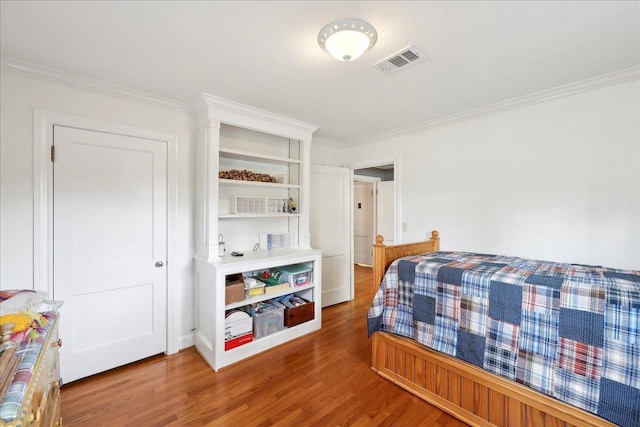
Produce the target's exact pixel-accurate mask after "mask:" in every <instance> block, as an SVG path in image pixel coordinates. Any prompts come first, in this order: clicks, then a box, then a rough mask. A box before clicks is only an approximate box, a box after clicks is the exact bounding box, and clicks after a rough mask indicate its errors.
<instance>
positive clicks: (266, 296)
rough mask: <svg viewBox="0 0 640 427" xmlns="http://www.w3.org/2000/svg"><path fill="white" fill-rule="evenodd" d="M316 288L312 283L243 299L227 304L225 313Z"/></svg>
mask: <svg viewBox="0 0 640 427" xmlns="http://www.w3.org/2000/svg"><path fill="white" fill-rule="evenodd" d="M313 287H315V285H314V284H313V283H310V284H308V285H304V286H296V287H293V288H289V289H286V290H283V291H280V292H274V293H271V294H262V295H256V296H254V297H250V298H246V299H243V300H242V301H238V302H234V303H231V304H227V305H225V306H224V309H225V311H226V310H231V309H234V308H238V307H242V306H243V305H249V304H253V303H256V302H260V301H265V300H268V299H272V298H277V297H281V296H283V295H289V294H294V293H296V292H301V291H306V290H307V289H311V288H313Z"/></svg>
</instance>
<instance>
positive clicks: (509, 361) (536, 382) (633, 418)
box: [368, 252, 640, 427]
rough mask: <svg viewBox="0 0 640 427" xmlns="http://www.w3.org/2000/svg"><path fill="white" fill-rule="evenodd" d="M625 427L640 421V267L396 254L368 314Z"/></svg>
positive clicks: (379, 325)
mask: <svg viewBox="0 0 640 427" xmlns="http://www.w3.org/2000/svg"><path fill="white" fill-rule="evenodd" d="M368 326H369V335H371V334H372V333H373V332H374V331H376V330H381V331H386V332H391V333H394V334H398V335H402V336H405V337H408V338H413V339H415V340H417V341H418V342H420V343H421V344H423V345H425V346H427V347H430V348H432V349H435V350H438V351H441V352H443V353H446V354H449V355H451V356H455V357H457V358H459V359H462V360H465V361H467V362H469V363H472V364H474V365H477V366H479V367H481V368H483V369H485V370H487V371H491V372H493V373H495V374H498V375H500V376H502V377H505V378H508V379H511V380H514V381H516V382H518V383H521V384H524V385H526V386H528V387H531V388H533V389H535V390H538V391H540V392H542V393H544V394H547V395H549V396H553V397H555V398H557V399H559V400H562V401H564V402H566V403H569V404H572V405H574V406H577V407H580V408H583V409H585V410H587V411H589V412H592V413H594V414H597V415H599V416H600V417H602V418H604V419H607V420H609V421H611V422H613V423H615V424H618V425H621V426H629V427H638V426H640V271H627V270H618V269H612V268H603V267H594V266H583V265H576V264H561V263H555V262H544V261H534V260H528V259H522V258H516V257H506V256H497V255H484V254H474V253H466V252H431V253H427V254H423V255H414V256H409V257H405V258H402V259H400V260H396V261H394V262H393V263H392V264H391V266H390V267H389V269H388V271H387V273H386V274H385V276H384V278H383V280H382V283H381V285H380V288H379V289H378V291H377V293H376V295H375V297H374V300H373V303H372V304H371V307H370V308H369V314H368Z"/></svg>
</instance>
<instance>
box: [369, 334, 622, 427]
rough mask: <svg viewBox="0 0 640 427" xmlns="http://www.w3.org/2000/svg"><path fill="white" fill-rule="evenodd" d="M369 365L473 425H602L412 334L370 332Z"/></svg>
mask: <svg viewBox="0 0 640 427" xmlns="http://www.w3.org/2000/svg"><path fill="white" fill-rule="evenodd" d="M372 340H373V353H372V368H373V369H374V370H375V371H376V372H377V373H378V374H380V375H381V376H382V377H384V378H386V379H388V380H389V381H391V382H393V383H395V384H397V385H399V386H400V387H402V388H404V389H405V390H408V391H409V392H411V393H413V394H414V395H416V396H418V397H420V398H422V399H424V400H426V401H427V402H429V403H431V404H432V405H434V406H437V407H438V408H440V409H442V410H443V411H445V412H447V413H449V414H451V415H453V416H454V417H456V418H458V419H460V420H462V421H464V422H466V423H467V424H470V425H473V426H498V427H500V426H508V427H517V426H521V427H525V426H528V427H532V426H535V427H551V426H553V427H571V426H576V427H578V426H580V427H584V426H592V427H604V426H611V427H614V426H615V425H614V424H611V423H609V422H607V421H605V420H603V419H602V418H600V417H597V416H595V415H593V414H590V413H588V412H586V411H583V410H581V409H579V408H576V407H574V406H570V405H567V404H566V403H563V402H560V401H558V400H556V399H553V398H551V397H548V396H545V395H543V394H541V393H538V392H537V391H535V390H532V389H530V388H528V387H525V386H522V385H520V384H517V383H514V382H512V381H509V380H507V379H504V378H501V377H499V376H497V375H494V374H492V373H490V372H486V371H484V370H482V369H480V368H478V367H476V366H474V365H471V364H469V363H466V362H464V361H461V360H459V359H456V358H454V357H451V356H447V355H445V354H441V353H438V352H436V351H433V350H430V349H428V348H426V347H423V346H421V345H419V344H418V343H416V342H415V341H413V340H410V339H407V338H402V337H398V336H395V335H391V334H387V333H383V332H376V333H374V334H373V337H372Z"/></svg>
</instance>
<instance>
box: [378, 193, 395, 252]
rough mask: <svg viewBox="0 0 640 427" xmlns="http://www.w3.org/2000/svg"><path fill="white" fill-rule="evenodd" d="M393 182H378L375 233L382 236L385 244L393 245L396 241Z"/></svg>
mask: <svg viewBox="0 0 640 427" xmlns="http://www.w3.org/2000/svg"><path fill="white" fill-rule="evenodd" d="M394 185H395V183H394V182H393V181H382V182H379V183H378V209H377V221H378V224H377V227H376V228H377V231H376V232H377V233H378V234H380V235H382V237H384V243H385V245H393V244H395V241H396V231H395V230H396V218H395V216H396V215H395V210H396V202H395V199H396V196H395V187H394Z"/></svg>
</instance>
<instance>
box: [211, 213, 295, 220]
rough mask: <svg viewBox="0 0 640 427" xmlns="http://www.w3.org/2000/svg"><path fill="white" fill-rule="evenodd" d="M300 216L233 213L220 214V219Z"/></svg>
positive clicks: (291, 214) (290, 216)
mask: <svg viewBox="0 0 640 427" xmlns="http://www.w3.org/2000/svg"><path fill="white" fill-rule="evenodd" d="M299 216H300V214H293V213H272V214H242V213H241V214H232V213H218V218H220V219H223V218H226V219H229V218H231V219H240V218H292V217H293V218H296V217H299Z"/></svg>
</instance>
